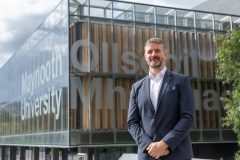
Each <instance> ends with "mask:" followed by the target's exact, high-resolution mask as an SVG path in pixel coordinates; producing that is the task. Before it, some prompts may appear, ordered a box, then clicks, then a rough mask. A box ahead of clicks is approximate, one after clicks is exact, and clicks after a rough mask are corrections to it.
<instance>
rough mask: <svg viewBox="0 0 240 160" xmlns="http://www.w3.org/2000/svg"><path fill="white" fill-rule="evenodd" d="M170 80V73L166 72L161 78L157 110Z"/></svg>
mask: <svg viewBox="0 0 240 160" xmlns="http://www.w3.org/2000/svg"><path fill="white" fill-rule="evenodd" d="M170 79H171V72H170V71H168V70H166V73H165V75H164V77H163V82H162V86H161V89H160V92H159V95H158V103H157V110H158V108H159V107H160V106H159V105H160V104H161V101H162V97H163V95H164V93H165V91H166V88H167V86H168V84H169V80H170Z"/></svg>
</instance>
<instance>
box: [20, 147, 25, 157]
mask: <svg viewBox="0 0 240 160" xmlns="http://www.w3.org/2000/svg"><path fill="white" fill-rule="evenodd" d="M25 150H26V149H25V147H20V148H19V151H20V153H19V154H20V160H25V159H26V153H25Z"/></svg>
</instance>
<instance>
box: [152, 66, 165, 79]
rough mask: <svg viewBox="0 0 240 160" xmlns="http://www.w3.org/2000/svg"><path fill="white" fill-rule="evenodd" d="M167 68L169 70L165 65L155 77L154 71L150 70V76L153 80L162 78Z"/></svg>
mask: <svg viewBox="0 0 240 160" xmlns="http://www.w3.org/2000/svg"><path fill="white" fill-rule="evenodd" d="M166 70H167V68H166V67H164V68H163V69H162V70H161V71H160V72H159V73H158V74H157V76H156V78H154V76H153V75H152V73H151V72H150V71H149V78H150V79H151V80H160V79H161V78H162V77H163V76H164V74H165V72H166Z"/></svg>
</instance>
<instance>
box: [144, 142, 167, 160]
mask: <svg viewBox="0 0 240 160" xmlns="http://www.w3.org/2000/svg"><path fill="white" fill-rule="evenodd" d="M146 150H147V151H148V154H149V155H150V156H152V157H154V158H156V159H158V158H159V157H160V156H166V155H168V154H169V150H168V145H167V144H166V143H165V142H164V141H159V142H152V143H150V144H149V145H148V147H147V149H146Z"/></svg>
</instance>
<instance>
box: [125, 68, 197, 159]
mask: <svg viewBox="0 0 240 160" xmlns="http://www.w3.org/2000/svg"><path fill="white" fill-rule="evenodd" d="M149 86H150V79H149V76H146V77H144V78H143V79H141V80H139V81H137V82H136V83H134V84H133V85H132V90H131V95H130V102H129V111H128V121H127V127H128V130H129V132H130V134H131V135H132V137H133V139H134V140H135V142H136V144H137V146H138V159H139V160H152V159H154V158H152V157H151V156H150V155H149V154H148V153H147V151H146V148H147V146H148V145H149V144H150V143H151V142H154V141H160V140H163V141H164V142H165V143H166V144H167V145H168V146H169V150H170V153H169V154H168V155H167V156H162V157H160V158H159V159H160V160H162V159H163V160H186V159H191V158H192V156H193V155H192V145H191V140H190V136H189V131H190V129H191V126H192V123H193V115H194V100H193V95H192V89H191V85H190V82H189V78H188V77H187V76H184V75H180V74H176V73H173V72H170V71H168V70H167V71H166V72H165V75H164V78H163V83H162V86H161V89H160V92H159V96H158V104H157V110H156V111H155V109H154V107H153V104H152V102H151V98H150V91H149V88H150V87H149Z"/></svg>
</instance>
